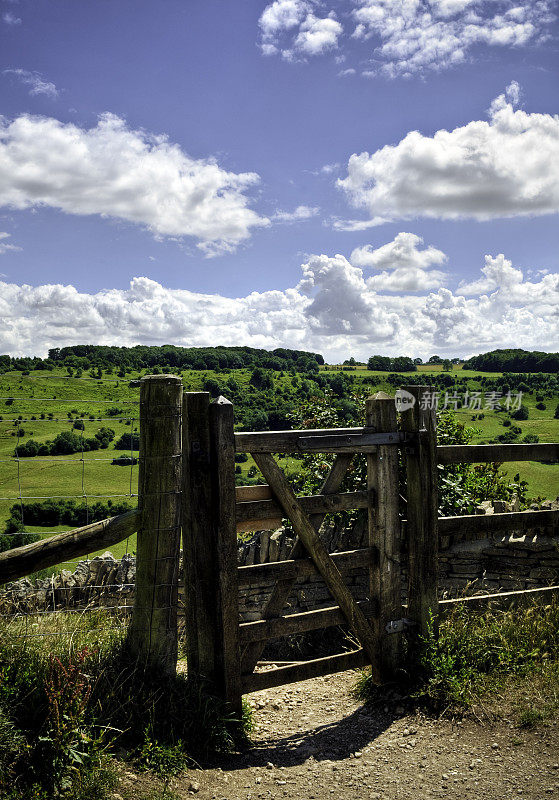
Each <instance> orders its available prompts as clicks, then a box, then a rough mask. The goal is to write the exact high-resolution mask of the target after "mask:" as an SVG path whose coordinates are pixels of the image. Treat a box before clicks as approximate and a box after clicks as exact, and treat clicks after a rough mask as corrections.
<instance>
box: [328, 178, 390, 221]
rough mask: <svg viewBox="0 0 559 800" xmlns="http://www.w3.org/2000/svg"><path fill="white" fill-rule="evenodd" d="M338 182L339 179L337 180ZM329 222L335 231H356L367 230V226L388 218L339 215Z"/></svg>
mask: <svg viewBox="0 0 559 800" xmlns="http://www.w3.org/2000/svg"><path fill="white" fill-rule="evenodd" d="M339 183H340V181H338V184H339ZM330 222H331V225H332V227H333V228H334V230H336V231H349V232H350V233H355V232H356V231H367V230H369V228H376V227H377V226H378V225H384V223H385V222H388V220H387V219H385V217H373V218H372V219H340V218H339V217H333V218H332V219H331V220H330Z"/></svg>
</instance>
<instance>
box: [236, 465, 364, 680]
mask: <svg viewBox="0 0 559 800" xmlns="http://www.w3.org/2000/svg"><path fill="white" fill-rule="evenodd" d="M352 457H353V456H351V455H338V456H336V458H335V459H334V463H333V464H332V467H331V468H330V472H329V473H328V476H327V478H326V480H325V481H324V484H323V485H322V489H321V494H323V495H324V494H334V493H336V492H337V491H338V489H339V488H340V486H341V485H342V482H343V480H344V478H345V476H346V474H347V470H348V467H349V465H350V464H351V460H352ZM324 517H325V514H313V515H312V517H311V523H312V525H313V527H314V529H315V531H318V530H319V529H320V526H321V525H322V522H323V520H324ZM305 555H306V552H305V548H304V547H303V545H302V544H301V542H300V541H299V540H298V539H297V540H296V542H295V544H294V545H293V547H292V549H291V553H290V554H289V559H290V560H296V559H300V558H303V557H304V556H305ZM295 580H296V577H285V578H283V579H280V580H279V581H278V583H277V584H276V585H275V587H274V589H273V590H272V594H271V595H270V598H269V600H268V602H267V603H266V605H265V607H264V609H263V611H262V616H263V617H264V619H272V618H274V617H278V616H279V615H280V614H281V612H282V610H283V607H284V605H285V603H286V601H287V598H288V597H289V594H290V592H291V590H292V588H293V584H294V583H295ZM263 649H264V647H263V645H262V644H261V643H259V642H255V643H254V644H250V645H247V646H246V647H245V648H244V650H243V654H242V668H243V672H250V671H251V670H252V669H254V667H255V665H256V663H257V661H258V659H259V658H260V656H261V655H262V650H263Z"/></svg>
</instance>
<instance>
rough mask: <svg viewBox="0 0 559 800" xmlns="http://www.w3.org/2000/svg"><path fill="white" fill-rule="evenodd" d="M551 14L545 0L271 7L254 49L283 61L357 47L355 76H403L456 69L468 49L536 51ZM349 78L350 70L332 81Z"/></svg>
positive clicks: (284, 2) (277, 1) (312, 2)
mask: <svg viewBox="0 0 559 800" xmlns="http://www.w3.org/2000/svg"><path fill="white" fill-rule="evenodd" d="M317 9H320V10H321V16H320V17H319V16H317V13H318V12H317ZM327 9H328V10H327ZM552 9H553V0H536V1H535V2H532V0H520V1H519V0H329V2H328V4H324V3H320V2H318V0H274V2H271V3H269V4H268V5H267V6H266V7H265V9H264V11H263V12H262V15H261V17H260V20H259V26H260V47H261V50H262V52H263V54H264V55H268V56H270V55H276V54H279V55H281V56H283V58H285V59H287V60H294V59H297V58H299V59H300V58H301V57H304V56H313V55H321V54H323V53H324V52H326V51H328V50H335V51H336V53H337V54H338V55H337V59H338V60H340V57H341V59H342V60H343V59H344V58H346V57H347V55H348V54H349V55H351V54H353V51H355V44H356V43H365V44H366V46H367V48H369V47H370V49H369V64H368V66H367V67H366V68H365V69H361V74H363V75H365V76H367V77H368V76H376V75H378V74H379V73H380V74H382V75H385V76H387V77H389V78H396V77H410V76H412V75H416V74H419V75H421V74H424V73H426V72H428V71H433V70H444V69H449V68H451V67H454V66H456V65H458V64H462V63H464V62H466V61H468V60H470V59H471V57H472V53H473V50H474V48H476V55H479V52H480V48H481V47H486V48H495V47H498V48H503V47H509V48H520V47H527V46H529V45H537V44H541V43H542V42H544V41H545V40H546V38H549V30H550V27H551V23H552V22H553V21H554V20H555V14H554V13H553V10H552ZM339 19H342V20H343V21H344V23H345V30H344V26H343V25H342V23H341V22H339ZM350 44H351V46H350ZM340 48H342V49H341V52H340ZM362 61H363V57H362V53H360V54H359V63H362ZM355 72H356V70H355V68H354V67H352V66H351V65H350V66H349V67H348V68H347V69H344V70H342V71H341V72H340V73H338V74H339V76H340V77H345V76H347V75H352V74H354V73H355Z"/></svg>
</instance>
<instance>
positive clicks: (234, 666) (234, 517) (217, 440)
mask: <svg viewBox="0 0 559 800" xmlns="http://www.w3.org/2000/svg"><path fill="white" fill-rule="evenodd" d="M417 388H418V389H419V388H423V387H417ZM403 417H405V422H404V423H403V426H402V429H401V430H398V429H397V419H396V406H395V403H394V398H391V397H389V396H388V395H386V394H384V393H382V392H380V393H378V394H376V395H375V396H374V397H371V398H369V399H368V400H367V405H366V427H364V428H346V429H340V428H335V429H326V430H299V431H276V432H262V433H235V432H234V429H233V406H232V404H231V403H230V402H229V401H228V400H226V399H225V398H223V397H220V398H218V399H217V400H216V401H214V402H210V396H209V394H207V393H203V392H196V393H194V392H193V393H185V395H184V406H183V459H184V461H183V493H182V496H183V509H182V515H183V516H182V521H183V550H184V559H183V560H184V585H185V607H186V612H185V613H186V628H187V659H188V671H189V674H190V675H191V677H193V678H194V679H198V680H207V681H208V682H209V683H210V684H211V685H212V686H213V689H214V691H217V693H218V694H219V695H220V696H222V697H223V698H224V699H225V700H226V701H227V702H228V703H230V704H231V706H232V708H233V709H235V710H236V711H239V710H240V707H241V697H242V695H243V694H244V693H248V692H251V691H256V690H259V689H265V688H268V687H270V686H277V685H280V684H283V683H290V682H293V681H297V680H304V679H306V678H311V677H316V676H318V675H325V674H329V673H333V672H338V671H341V670H345V669H349V668H352V667H361V666H365V665H367V664H370V665H371V666H372V670H373V675H374V676H375V678H376V679H377V680H378V681H384V680H387V679H390V678H391V677H392V676H393V675H394V672H395V670H396V669H397V668H398V666H400V650H401V633H402V631H403V628H404V619H403V609H402V600H401V593H402V575H401V570H400V549H401V541H400V538H401V537H400V531H401V521H400V517H399V513H398V507H399V493H398V448H399V447H400V448H404V449H405V452H406V458H407V468H408V469H407V471H408V479H411V483H410V487H411V488H412V491H411V494H409V496H408V507H409V506H410V505H415V506H416V508H415V511H416V512H417V513H416V514H415V517H416V518H417V520H418V526H419V529H420V530H418V531H416V532H415V536H416V540H417V541H418V542H421V543H422V545H424V546H428V547H432V546H433V542H434V543H435V544H434V550H433V552H432V553H431V554H430V556H429V561H431V560H432V559H433V558H434V559H435V561H434V563H436V538H437V537H436V498H435V497H434V496H433V498H430V497H429V495H430V493H431V490H432V485H429V486H428V487H426V486H425V485H424V476H425V474H427V472H426V470H425V464H424V463H423V462H424V461H425V458H426V457H428V454H429V450H430V447H429V441H430V439H433V452H434V428H433V427H431V428H429V426H427V427H426V426H425V419H424V418H422V415H421V413H420V412H419V403H418V404H417V409H416V410H415V411H413V410H410V411H409V412H406V414H404V415H403ZM423 417H425V415H423ZM420 428H423V432H422V434H421V436H420V435H419V430H420ZM239 452H242V453H250V454H251V455H252V457H253V459H254V461H255V463H256V464H257V466H258V468H259V469H260V471H261V473H262V475H263V476H264V479H265V480H266V481H267V483H266V485H264V486H253V487H239V488H236V487H235V453H239ZM309 452H312V453H330V454H335V458H334V462H333V464H332V467H331V469H330V472H329V474H328V476H327V478H326V480H325V481H324V484H323V486H322V489H321V492H320V494H318V495H313V496H306V497H297V496H296V495H295V493H294V491H293V489H292V487H291V485H290V484H289V482H288V480H287V479H286V477H285V475H284V473H283V471H282V470H281V468H280V467H279V466H278V463H277V461H276V460H275V458H274V457H273V455H272V454H273V453H276V454H277V453H281V454H287V453H309ZM357 453H362V454H365V455H366V460H367V487H366V490H363V491H355V492H340V488H341V486H342V483H343V481H344V478H345V476H346V474H347V471H348V468H349V466H350V464H351V460H352V458H353V456H354V455H355V454H357ZM422 464H423V467H422ZM430 473H431V470H429V474H430ZM431 500H433V501H434V506H433V502H431ZM433 507H434V511H435V513H434V515H433V513H432V508H433ZM420 508H421V512H420ZM348 509H367V512H368V546H367V547H365V548H361V549H358V550H351V551H347V552H342V553H334V554H330V553H329V552H328V550H327V549H326V547H325V545H324V544H323V542H322V540H321V539H320V537H319V535H318V531H319V529H320V526H321V524H322V522H323V520H324V518H325V516H326V514H327V513H331V512H336V511H343V510H348ZM282 518H288V519H289V520H290V522H291V525H292V527H293V530H294V533H295V534H296V536H297V539H296V543H295V545H294V547H293V549H292V552H291V553H290V556H289V558H288V559H287V560H284V561H277V562H273V563H264V564H255V565H253V566H246V567H238V565H237V532H238V531H247V530H267V529H274V528H276V527H278V526H279V525H280V524H281V519H282ZM433 526H434V528H435V531H432V530H429V534H428V535H427V534H426V531H427V529H430V527H433ZM412 550H413V546H412ZM422 557H423V560H424V561H425V557H424V556H422ZM409 558H410V568H411V569H410V589H411V591H412V595H413V593H414V592H415V595H417V597H413V596H412V597H410V608H413V606H414V603H415V605H416V606H418V605H421V604H423V605H424V606H425V605H426V604H427V605H429V607H432V608H433V609H434V607H435V606H436V574H434V575H433V582H434V583H433V585H434V592H433V591H431V589H432V587H430V586H429V585H428V583H427V585H423V584H422V585H421V586H418V587H417V588H414V586H413V567H412V565H411V562H412V561H413V558H414V553H413V552H410V553H409ZM355 567H365V568H367V570H368V576H369V580H368V592H367V597H366V599H365V600H364V601H361V602H357V601H356V599H355V598H354V597H353V595H352V594H351V591H350V589H349V588H348V586H347V585H346V582H345V581H344V573H345V572H347V571H348V570H349V569H354V568H355ZM317 573H318V574H319V575H320V576H321V578H322V579H323V581H324V582H325V584H326V586H327V587H328V590H329V592H330V594H331V596H332V606H331V607H329V608H325V609H320V610H314V611H307V612H303V613H297V614H285V613H284V611H285V605H286V601H287V599H288V597H289V594H290V593H291V591H292V589H293V586H294V584H295V582H296V581H297V580H298V579H299V578H301V577H305V576H309V575H312V574H317ZM267 581H269V582H270V584H271V587H270V588H271V592H270V594H269V597H268V599H267V601H266V603H265V605H264V607H263V608H262V614H261V616H262V618H261V619H260V620H257V621H255V622H245V623H241V622H240V619H239V588H240V587H246V586H251V585H261V584H262V583H265V582H267ZM419 597H420V598H421V599H419ZM427 613H428V609H427ZM339 624H340V625H345V626H347V627H348V628H349V629H350V630H351V631H352V633H353V635H354V637H355V639H356V640H357V642H358V643H359V647H357V648H356V649H354V650H351V651H349V652H342V653H339V654H337V655H332V656H328V657H326V658H318V659H313V660H310V661H306V662H303V663H296V664H291V665H288V666H281V667H277V668H276V669H272V670H266V671H255V667H256V665H257V663H258V661H259V659H260V656H261V654H262V651H263V649H264V646H265V643H266V641H267V640H269V639H275V638H278V637H281V636H286V635H290V634H294V633H302V632H306V631H311V630H316V629H320V628H325V627H329V626H332V625H339Z"/></svg>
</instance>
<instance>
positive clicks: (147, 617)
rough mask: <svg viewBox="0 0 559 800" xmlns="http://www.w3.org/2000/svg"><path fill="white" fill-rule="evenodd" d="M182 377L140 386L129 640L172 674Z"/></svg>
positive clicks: (146, 659)
mask: <svg viewBox="0 0 559 800" xmlns="http://www.w3.org/2000/svg"><path fill="white" fill-rule="evenodd" d="M181 405H182V381H181V379H180V378H178V377H176V376H175V375H148V376H146V377H145V378H142V381H141V387H140V463H139V474H138V510H139V512H140V514H141V521H140V525H139V527H138V537H137V545H136V598H135V601H134V612H133V615H132V620H131V623H130V629H129V634H128V641H129V645H130V649H131V651H132V653H133V654H134V655H135V656H136V657H137V658H138V660H139V661H140V663H142V664H144V665H146V666H150V667H156V668H157V669H161V670H162V671H163V672H164V673H165V674H168V675H172V674H174V673H175V670H176V663H177V599H178V598H177V594H178V588H177V587H178V570H179V557H180V553H179V548H180V490H181V481H180V475H181V459H180V446H181V435H180V430H181Z"/></svg>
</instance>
